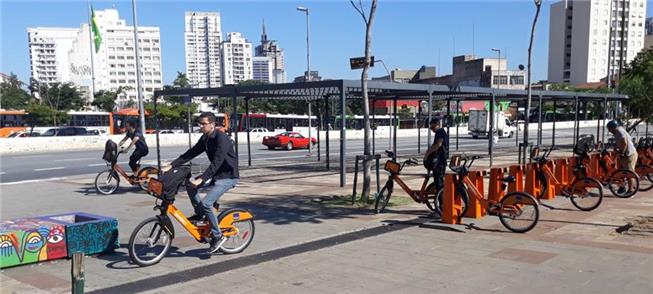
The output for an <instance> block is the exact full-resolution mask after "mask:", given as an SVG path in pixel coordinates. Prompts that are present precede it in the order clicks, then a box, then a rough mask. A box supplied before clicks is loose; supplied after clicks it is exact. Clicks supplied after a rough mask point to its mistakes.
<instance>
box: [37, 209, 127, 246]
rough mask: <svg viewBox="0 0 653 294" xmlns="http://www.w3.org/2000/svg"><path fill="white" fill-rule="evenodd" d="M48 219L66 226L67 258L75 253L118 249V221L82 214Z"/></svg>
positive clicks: (77, 213) (76, 213)
mask: <svg viewBox="0 0 653 294" xmlns="http://www.w3.org/2000/svg"><path fill="white" fill-rule="evenodd" d="M48 218H50V219H53V220H57V221H61V222H62V223H65V224H66V244H67V246H68V256H72V254H73V253H75V252H84V253H85V254H97V253H102V252H107V251H112V250H113V249H116V248H118V247H120V244H119V242H118V220H116V219H115V218H111V217H106V216H100V215H93V214H88V213H83V212H75V213H73V214H67V215H59V216H49V217H48Z"/></svg>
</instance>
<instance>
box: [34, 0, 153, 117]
mask: <svg viewBox="0 0 653 294" xmlns="http://www.w3.org/2000/svg"><path fill="white" fill-rule="evenodd" d="M95 18H96V22H97V25H98V28H99V31H100V36H101V37H102V43H101V44H100V46H99V48H97V52H96V50H95V48H94V47H93V48H94V49H93V51H91V46H90V42H91V41H90V35H89V25H88V24H83V25H82V26H81V28H79V29H69V28H29V29H28V38H29V44H30V60H31V62H32V78H34V79H36V80H37V81H39V82H41V83H44V82H45V83H53V82H62V83H66V82H72V83H73V84H75V85H76V86H78V87H80V88H81V89H82V91H83V92H85V93H89V96H90V89H91V87H92V85H93V84H94V86H95V87H94V88H95V91H99V90H110V91H115V90H117V89H118V88H123V93H122V94H121V95H119V96H118V101H116V102H117V104H118V106H119V107H120V106H122V105H124V104H126V103H127V102H128V101H129V100H133V101H136V100H137V99H138V97H137V82H136V81H137V76H136V51H135V48H136V46H135V44H134V27H133V26H128V25H127V24H126V22H125V20H124V19H120V16H119V14H118V11H117V10H115V9H106V10H96V11H95ZM138 38H139V42H138V48H139V55H140V59H141V60H140V61H141V62H140V66H141V88H142V90H143V94H144V98H145V99H149V98H150V97H151V96H152V94H153V92H154V91H155V90H158V89H161V88H163V81H162V73H161V44H160V39H161V38H160V32H159V28H158V27H138ZM93 46H95V45H93ZM91 54H93V68H91ZM43 69H45V70H43ZM92 72H93V73H94V77H95V81H94V83H93V79H92V76H91V73H92Z"/></svg>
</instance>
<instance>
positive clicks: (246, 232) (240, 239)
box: [218, 208, 255, 254]
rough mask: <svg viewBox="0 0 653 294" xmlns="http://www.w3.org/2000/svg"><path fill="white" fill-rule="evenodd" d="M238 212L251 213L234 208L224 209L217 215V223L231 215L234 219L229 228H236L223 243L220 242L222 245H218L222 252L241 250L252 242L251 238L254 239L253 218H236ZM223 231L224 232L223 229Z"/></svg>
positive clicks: (237, 251) (228, 252)
mask: <svg viewBox="0 0 653 294" xmlns="http://www.w3.org/2000/svg"><path fill="white" fill-rule="evenodd" d="M239 213H248V214H251V213H250V212H248V211H246V210H243V209H237V208H234V209H230V210H227V211H225V212H224V213H222V214H221V215H220V217H219V220H218V223H221V222H222V219H223V218H225V217H228V216H229V215H232V216H231V219H233V220H234V221H233V222H232V223H231V225H230V226H231V228H229V229H230V230H236V234H235V235H232V236H229V237H227V240H226V241H225V242H224V244H222V247H220V251H222V253H224V254H234V253H239V252H242V251H243V250H245V248H247V247H248V246H249V244H250V243H252V240H253V239H254V230H255V228H254V219H247V220H238V217H235V216H236V215H238V214H239ZM223 233H225V232H224V231H223Z"/></svg>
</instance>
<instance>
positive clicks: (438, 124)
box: [424, 118, 449, 191]
mask: <svg viewBox="0 0 653 294" xmlns="http://www.w3.org/2000/svg"><path fill="white" fill-rule="evenodd" d="M429 129H431V131H432V132H433V133H435V136H434V138H433V145H431V147H430V148H429V150H427V151H426V153H425V154H424V161H425V166H426V168H427V169H432V170H433V179H434V182H435V187H436V189H437V190H438V191H439V190H440V189H442V188H444V173H445V171H446V168H447V158H448V157H449V135H448V134H447V132H446V131H445V130H444V128H442V121H441V120H440V119H439V118H433V119H432V120H431V122H430V123H429Z"/></svg>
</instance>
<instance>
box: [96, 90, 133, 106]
mask: <svg viewBox="0 0 653 294" xmlns="http://www.w3.org/2000/svg"><path fill="white" fill-rule="evenodd" d="M128 89H130V88H129V87H118V89H117V90H116V91H105V90H100V91H98V92H96V93H95V100H93V103H91V105H93V106H96V107H98V108H100V109H102V110H104V111H107V112H111V111H113V110H114V109H115V108H116V99H117V98H118V96H119V95H120V94H122V93H124V92H125V91H126V90H128ZM131 101H133V100H131ZM134 104H135V103H134Z"/></svg>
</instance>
